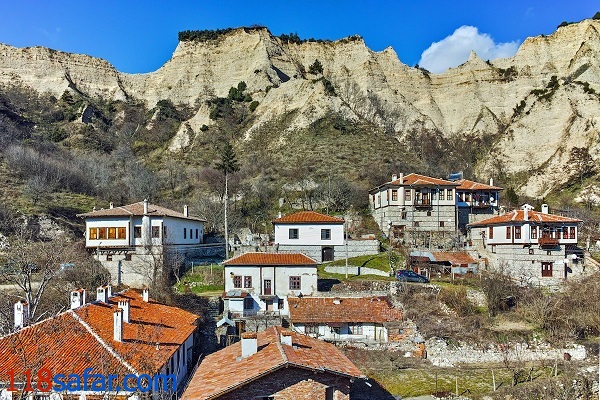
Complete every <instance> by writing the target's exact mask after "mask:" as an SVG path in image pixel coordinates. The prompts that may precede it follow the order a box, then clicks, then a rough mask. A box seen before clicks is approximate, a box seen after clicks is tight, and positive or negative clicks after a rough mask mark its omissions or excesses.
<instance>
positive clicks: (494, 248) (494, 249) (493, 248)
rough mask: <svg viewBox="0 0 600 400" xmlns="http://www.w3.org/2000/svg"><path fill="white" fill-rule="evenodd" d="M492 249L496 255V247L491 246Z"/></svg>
mask: <svg viewBox="0 0 600 400" xmlns="http://www.w3.org/2000/svg"><path fill="white" fill-rule="evenodd" d="M490 249H491V251H492V253H495V252H496V246H494V245H491V246H490Z"/></svg>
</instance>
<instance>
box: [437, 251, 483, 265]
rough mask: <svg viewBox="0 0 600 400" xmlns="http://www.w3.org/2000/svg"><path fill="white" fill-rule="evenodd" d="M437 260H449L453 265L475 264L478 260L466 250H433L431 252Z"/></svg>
mask: <svg viewBox="0 0 600 400" xmlns="http://www.w3.org/2000/svg"><path fill="white" fill-rule="evenodd" d="M431 254H432V255H433V258H434V260H433V261H436V262H445V261H446V262H449V263H450V264H452V265H468V264H475V263H476V261H475V260H474V259H473V257H471V256H470V255H469V253H467V252H465V251H433V252H431Z"/></svg>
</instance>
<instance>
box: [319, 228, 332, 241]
mask: <svg viewBox="0 0 600 400" xmlns="http://www.w3.org/2000/svg"><path fill="white" fill-rule="evenodd" d="M321 240H331V229H321Z"/></svg>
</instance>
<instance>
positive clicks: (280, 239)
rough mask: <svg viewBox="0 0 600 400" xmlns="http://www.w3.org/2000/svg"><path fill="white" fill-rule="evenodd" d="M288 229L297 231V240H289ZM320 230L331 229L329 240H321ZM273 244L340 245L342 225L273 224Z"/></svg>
mask: <svg viewBox="0 0 600 400" xmlns="http://www.w3.org/2000/svg"><path fill="white" fill-rule="evenodd" d="M290 229H298V239H290V238H289V230H290ZM321 229H331V239H329V240H321ZM275 243H279V244H280V245H281V244H283V245H318V246H337V245H342V244H344V224H343V223H337V224H275Z"/></svg>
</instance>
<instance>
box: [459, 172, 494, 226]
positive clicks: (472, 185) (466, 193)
mask: <svg viewBox="0 0 600 400" xmlns="http://www.w3.org/2000/svg"><path fill="white" fill-rule="evenodd" d="M456 183H459V184H460V186H457V187H456V207H457V208H458V213H457V214H458V221H457V223H458V229H460V231H461V232H463V233H466V231H467V224H469V223H472V222H478V221H482V220H484V219H486V218H490V217H492V216H493V215H495V214H498V212H499V204H500V203H499V202H498V197H499V193H500V191H501V190H503V189H502V188H501V187H499V186H494V181H493V180H492V179H490V184H489V185H487V184H485V183H479V182H474V181H470V180H468V179H460V180H457V181H456Z"/></svg>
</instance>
